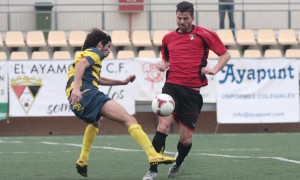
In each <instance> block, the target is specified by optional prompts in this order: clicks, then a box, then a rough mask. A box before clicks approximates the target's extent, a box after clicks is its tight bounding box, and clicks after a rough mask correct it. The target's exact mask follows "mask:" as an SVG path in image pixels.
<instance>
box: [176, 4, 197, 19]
mask: <svg viewBox="0 0 300 180" xmlns="http://www.w3.org/2000/svg"><path fill="white" fill-rule="evenodd" d="M176 7H177V9H176V12H181V13H183V12H189V13H190V14H191V16H194V5H193V4H192V3H190V2H187V1H182V2H180V3H178V4H177V5H176Z"/></svg>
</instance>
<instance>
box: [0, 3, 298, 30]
mask: <svg viewBox="0 0 300 180" xmlns="http://www.w3.org/2000/svg"><path fill="white" fill-rule="evenodd" d="M36 2H51V3H52V4H53V5H54V7H53V13H52V16H51V19H52V29H53V30H55V29H58V30H65V31H68V30H87V29H89V28H90V27H94V26H97V27H99V28H102V29H104V30H107V31H111V30H115V29H174V28H176V24H175V8H176V3H178V2H179V1H178V0H168V1H161V0H144V3H145V7H144V11H143V12H140V13H134V14H132V16H131V17H130V15H129V13H120V12H119V11H118V2H119V1H118V0H109V1H108V0H102V1H101V0H100V1H99V0H87V1H84V2H82V1H80V0H73V1H68V0H2V1H0V21H1V26H0V31H7V30H21V31H29V30H34V29H35V28H36V27H35V24H36V14H35V12H36V10H35V6H34V4H35V3H36ZM190 2H193V3H194V4H195V10H196V19H195V23H196V24H197V25H201V26H204V27H207V28H209V29H218V23H219V19H218V18H219V17H218V4H217V3H218V0H211V1H206V0H190ZM289 2H290V3H295V4H292V5H289V4H288V3H289ZM235 3H236V5H235V10H236V13H235V21H236V28H237V29H240V28H252V29H261V28H273V29H280V28H288V26H289V25H290V26H291V28H294V29H300V21H299V17H300V3H299V2H298V1H297V0H263V1H261V0H235ZM288 10H291V11H290V14H289V12H288ZM244 11H245V14H244V15H245V23H244V24H243V12H244ZM289 15H290V17H291V19H290V22H289V21H288V19H289ZM130 19H131V20H130ZM226 20H227V19H226ZM130 22H131V23H130ZM226 25H227V26H228V23H226Z"/></svg>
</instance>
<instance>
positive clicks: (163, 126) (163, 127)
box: [157, 123, 170, 134]
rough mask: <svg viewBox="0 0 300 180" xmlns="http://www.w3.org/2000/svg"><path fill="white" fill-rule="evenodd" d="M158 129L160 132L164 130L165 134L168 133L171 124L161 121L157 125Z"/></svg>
mask: <svg viewBox="0 0 300 180" xmlns="http://www.w3.org/2000/svg"><path fill="white" fill-rule="evenodd" d="M157 130H158V131H159V132H162V133H164V134H168V133H169V131H170V125H169V124H166V123H159V124H158V125H157Z"/></svg>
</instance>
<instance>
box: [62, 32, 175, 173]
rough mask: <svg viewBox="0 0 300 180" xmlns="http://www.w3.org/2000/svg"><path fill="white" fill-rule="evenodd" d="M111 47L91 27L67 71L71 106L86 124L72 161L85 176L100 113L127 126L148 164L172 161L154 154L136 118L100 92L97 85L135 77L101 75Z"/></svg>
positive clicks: (114, 83)
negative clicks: (78, 148) (77, 153)
mask: <svg viewBox="0 0 300 180" xmlns="http://www.w3.org/2000/svg"><path fill="white" fill-rule="evenodd" d="M110 47H111V38H110V36H109V35H107V34H106V33H105V32H103V31H101V30H99V29H97V28H93V29H92V31H91V32H90V33H89V34H88V35H87V36H86V39H85V42H84V44H83V46H82V53H81V54H80V55H78V56H77V57H76V58H75V61H74V63H73V64H72V66H71V67H70V69H69V72H68V82H67V85H66V95H67V98H68V100H69V102H70V108H71V110H72V111H73V112H74V114H75V115H76V116H77V117H79V118H80V119H82V120H83V121H85V122H86V123H88V124H89V125H87V127H86V129H85V133H84V138H83V142H82V149H81V153H80V157H79V159H78V160H77V161H76V164H75V166H76V169H77V172H78V173H79V174H80V175H82V176H85V177H87V166H88V159H89V153H90V149H91V146H92V144H93V142H94V139H95V138H96V136H97V134H98V126H99V124H100V121H101V119H102V118H101V117H102V116H103V117H106V118H108V119H110V120H113V121H116V122H118V123H121V124H123V125H124V126H126V127H127V128H128V132H129V134H130V135H131V136H132V138H133V139H134V140H135V141H136V143H138V144H139V145H140V146H141V148H142V149H143V150H144V151H145V153H146V155H147V158H148V161H149V163H150V164H170V163H173V162H174V161H175V159H174V158H172V157H168V156H164V155H162V154H159V153H157V152H156V151H155V149H154V148H153V146H152V143H151V141H150V140H149V138H148V136H147V135H146V133H145V132H144V131H143V129H142V127H141V126H140V125H139V124H138V123H137V120H136V119H135V118H134V117H133V116H131V115H129V114H128V112H126V110H125V109H124V108H123V107H122V106H121V105H120V104H118V103H117V102H116V101H114V100H112V99H110V98H109V97H108V96H107V95H105V94H104V93H103V92H101V91H99V89H98V86H99V85H126V84H128V83H129V82H133V81H134V80H135V75H130V76H128V77H127V78H126V79H124V80H114V79H109V78H104V77H101V76H100V73H101V68H102V60H103V59H104V58H105V57H107V56H108V54H109V53H110Z"/></svg>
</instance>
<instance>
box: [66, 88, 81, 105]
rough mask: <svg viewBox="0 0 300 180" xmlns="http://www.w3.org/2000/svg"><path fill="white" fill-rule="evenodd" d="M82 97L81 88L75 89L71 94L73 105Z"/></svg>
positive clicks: (70, 100)
mask: <svg viewBox="0 0 300 180" xmlns="http://www.w3.org/2000/svg"><path fill="white" fill-rule="evenodd" d="M81 97H82V93H81V91H80V90H79V89H78V90H76V89H73V91H72V94H71V96H70V98H69V102H70V103H71V104H72V105H74V104H76V103H77V102H78V101H80V99H81Z"/></svg>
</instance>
